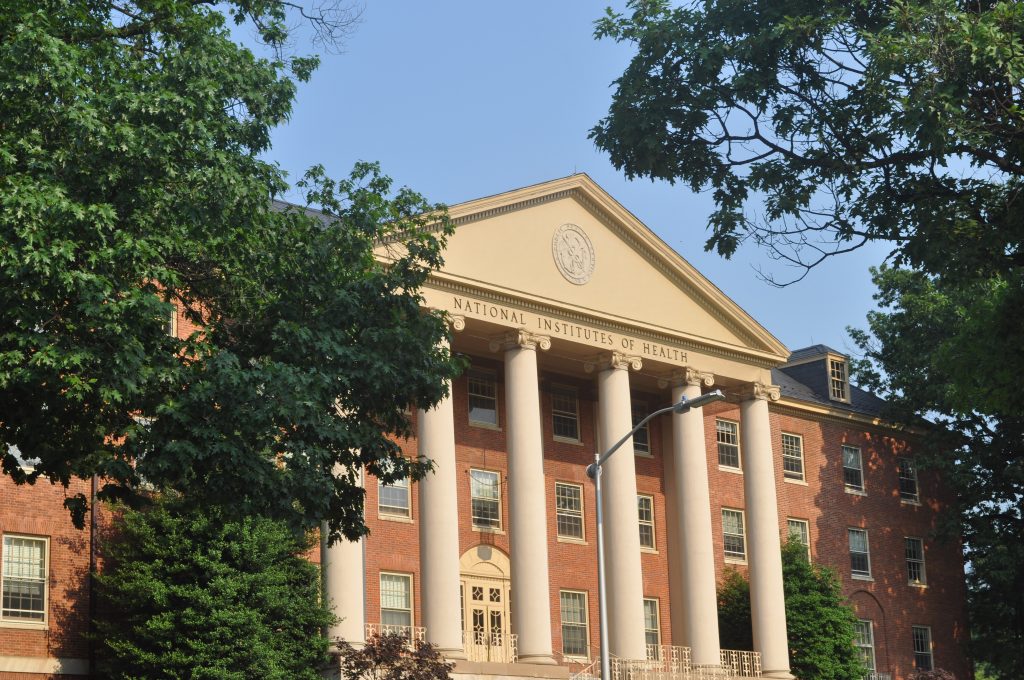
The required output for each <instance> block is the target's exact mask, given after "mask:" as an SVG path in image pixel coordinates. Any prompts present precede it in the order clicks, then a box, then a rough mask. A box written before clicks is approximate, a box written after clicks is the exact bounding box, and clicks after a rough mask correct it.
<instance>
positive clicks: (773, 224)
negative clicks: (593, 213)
mask: <svg viewBox="0 0 1024 680" xmlns="http://www.w3.org/2000/svg"><path fill="white" fill-rule="evenodd" d="M675 4H676V3H672V2H670V1H669V0H632V2H630V3H629V8H630V11H629V12H628V13H626V14H616V13H614V12H612V11H611V10H609V11H608V14H607V16H606V17H605V18H604V19H602V20H601V21H599V22H598V23H597V35H598V36H599V37H608V38H611V39H613V40H616V41H620V42H630V43H632V44H633V45H635V47H636V54H635V56H634V57H633V58H632V61H631V62H630V64H629V65H628V67H627V68H626V70H625V72H624V73H623V75H622V76H621V77H620V78H619V79H618V80H616V82H615V85H616V90H615V93H614V96H613V100H612V104H611V107H610V109H609V112H608V116H607V117H606V118H604V119H603V120H602V121H600V122H599V123H598V125H597V126H596V127H595V128H594V129H593V130H592V131H591V136H592V137H593V139H594V141H595V142H596V143H597V145H598V147H600V148H602V149H604V150H605V151H607V152H608V154H609V155H610V157H611V160H612V162H613V163H614V164H615V166H616V167H618V168H621V169H622V170H624V171H625V172H626V174H627V175H628V176H630V177H650V178H651V179H663V180H667V181H669V182H677V181H679V182H685V183H686V184H688V185H689V186H690V187H691V188H693V189H694V190H705V189H710V190H711V193H712V196H713V197H714V200H715V204H716V208H717V209H716V210H715V211H714V212H713V213H712V215H711V218H710V225H709V226H710V228H711V236H710V238H709V240H708V241H707V247H708V248H709V249H711V248H715V249H717V251H718V252H719V253H721V254H723V255H731V254H732V253H733V252H734V251H735V250H736V247H737V245H738V244H739V242H740V241H741V240H743V239H744V238H747V237H753V238H754V239H755V240H757V241H758V242H759V243H761V244H763V245H765V246H767V247H768V248H770V249H771V252H772V253H773V254H774V255H775V256H777V257H780V258H783V259H784V260H785V261H787V262H790V263H793V264H797V265H803V266H807V267H811V266H814V265H815V264H817V263H819V262H821V261H822V260H823V259H825V258H827V257H828V256H829V255H832V254H836V253H841V252H846V251H848V250H851V249H853V248H856V247H858V246H860V245H863V244H864V243H866V242H868V241H872V240H881V241H885V242H888V243H890V244H891V245H892V247H893V255H894V257H895V258H896V260H897V261H898V262H900V263H903V264H907V265H910V266H913V267H917V268H922V269H924V270H926V271H929V272H947V273H956V274H958V275H964V276H970V275H976V274H979V273H982V274H983V273H989V272H1002V271H1007V270H1011V269H1016V268H1018V267H1020V266H1021V264H1022V262H1024V253H1022V252H1021V250H1020V246H1021V237H1022V234H1024V226H1022V225H1024V219H1022V206H1024V199H1021V198H1020V197H1019V194H1020V188H1021V180H1022V178H1024V154H1022V152H1024V146H1022V143H1021V139H1022V138H1024V116H1022V113H1021V109H1020V101H1021V100H1020V98H1021V94H1022V90H1021V84H1022V78H1024V50H1021V49H1020V42H1021V39H1022V37H1024V5H1022V4H1021V3H1019V2H1015V1H1012V0H989V1H986V2H958V1H957V0H900V1H895V2H868V1H866V0H855V1H853V2H849V1H847V0H822V1H820V2H818V1H816V2H806V1H805V0H753V1H752V2H748V1H740V0H721V1H716V2H690V3H684V4H683V5H682V6H678V7H677V6H675ZM754 200H756V203H757V205H758V206H759V207H758V208H757V209H756V210H754V209H751V208H752V205H751V201H754ZM751 213H753V214H751Z"/></svg>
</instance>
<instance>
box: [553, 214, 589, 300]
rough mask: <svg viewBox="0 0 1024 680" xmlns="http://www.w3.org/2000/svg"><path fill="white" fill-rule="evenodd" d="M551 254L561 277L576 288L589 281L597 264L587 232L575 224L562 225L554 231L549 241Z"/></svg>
mask: <svg viewBox="0 0 1024 680" xmlns="http://www.w3.org/2000/svg"><path fill="white" fill-rule="evenodd" d="M551 254H552V255H553V256H554V258H555V266H556V267H558V271H560V272H562V276H564V277H565V278H566V280H567V281H569V282H570V283H575V284H576V285H578V286H582V285H583V284H584V283H586V282H587V281H589V280H590V277H591V275H592V274H593V273H594V266H595V265H596V264H597V257H596V256H595V255H594V245H593V244H592V243H591V242H590V238H589V237H587V232H585V231H583V230H582V229H580V228H579V227H577V226H576V225H575V224H563V225H562V226H560V227H559V228H558V229H555V235H554V237H553V238H552V239H551Z"/></svg>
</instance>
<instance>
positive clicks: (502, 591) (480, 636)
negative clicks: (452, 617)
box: [462, 575, 516, 663]
mask: <svg viewBox="0 0 1024 680" xmlns="http://www.w3.org/2000/svg"><path fill="white" fill-rule="evenodd" d="M508 594H509V583H508V580H507V579H495V578H480V577H476V576H470V575H463V579H462V602H463V617H462V622H463V624H462V625H463V629H464V631H465V633H464V634H465V639H466V655H467V656H468V657H469V660H470V661H492V662H498V663H513V662H514V661H515V655H516V652H515V645H514V643H513V638H512V636H511V635H509V606H508Z"/></svg>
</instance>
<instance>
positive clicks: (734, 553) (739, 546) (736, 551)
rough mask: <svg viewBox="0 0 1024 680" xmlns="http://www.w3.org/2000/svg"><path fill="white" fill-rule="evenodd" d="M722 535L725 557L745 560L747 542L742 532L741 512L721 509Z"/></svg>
mask: <svg viewBox="0 0 1024 680" xmlns="http://www.w3.org/2000/svg"><path fill="white" fill-rule="evenodd" d="M722 535H723V537H724V539H725V540H724V544H725V556H726V557H727V558H730V559H734V560H745V559H747V541H746V537H745V534H744V532H743V511H742V510H727V509H725V508H722Z"/></svg>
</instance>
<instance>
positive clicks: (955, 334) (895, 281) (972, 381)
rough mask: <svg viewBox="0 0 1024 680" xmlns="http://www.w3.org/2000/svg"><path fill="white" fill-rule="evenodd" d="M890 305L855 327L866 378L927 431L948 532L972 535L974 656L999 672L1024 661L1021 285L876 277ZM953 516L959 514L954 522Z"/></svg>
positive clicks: (923, 443) (920, 448) (926, 455)
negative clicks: (1018, 391) (1017, 390)
mask: <svg viewBox="0 0 1024 680" xmlns="http://www.w3.org/2000/svg"><path fill="white" fill-rule="evenodd" d="M874 280H875V283H876V285H877V286H878V288H879V293H878V294H877V295H876V296H875V297H876V300H877V301H878V305H879V307H880V310H879V311H876V312H872V313H870V314H869V315H868V330H867V331H859V330H854V331H851V333H852V335H853V337H854V339H855V340H856V342H857V343H858V344H859V345H860V346H861V348H862V349H863V350H864V354H865V359H864V360H863V361H862V362H861V363H860V366H859V369H858V370H859V373H860V376H861V381H862V383H863V384H865V385H866V386H867V387H869V388H871V389H875V390H878V391H881V392H884V393H886V394H888V395H890V404H889V405H890V413H891V414H893V415H894V417H895V418H897V419H899V420H902V421H904V422H910V423H913V422H919V420H920V419H921V418H923V417H924V416H928V417H929V418H930V419H931V420H932V426H929V427H925V428H918V435H917V436H918V437H919V439H920V441H919V442H918V443H917V445H916V446H915V451H917V452H919V453H918V454H917V455H916V456H915V460H917V461H919V465H920V466H922V467H928V468H931V469H933V470H936V471H938V473H939V474H941V476H942V478H943V480H944V482H945V483H946V484H947V485H948V486H950V487H951V491H952V493H950V498H948V499H946V501H947V502H951V503H952V508H953V509H954V510H955V511H956V515H955V516H953V517H947V518H946V519H947V521H946V522H944V523H943V524H942V525H941V526H940V535H941V536H944V537H946V538H951V539H954V540H955V539H958V538H959V536H960V535H961V534H962V536H963V540H964V552H965V558H966V560H967V563H968V570H967V585H968V607H969V610H970V615H971V634H972V638H973V645H972V646H973V652H974V656H975V657H976V658H978V659H980V660H983V661H985V662H986V664H985V665H986V668H987V669H988V670H989V671H990V672H991V675H992V676H993V677H997V678H1007V679H1009V678H1016V677H1019V675H1020V669H1021V667H1022V666H1024V566H1022V565H1024V517H1022V515H1021V499H1022V498H1024V456H1022V454H1021V442H1024V410H1022V406H1024V405H1022V403H1021V397H1020V395H1015V394H1013V393H1012V392H1011V391H1010V390H1008V389H1001V388H1000V385H999V379H997V380H991V378H992V376H1000V379H1001V380H1003V381H1005V383H1006V384H1009V382H1010V376H1009V375H1008V374H1007V373H1008V372H1012V371H1015V370H1022V369H1024V358H1022V357H1021V354H1020V351H1019V349H1014V350H1009V349H1008V348H1007V345H1008V344H1010V343H1011V342H1012V341H1013V340H1014V339H1020V338H1021V333H1020V331H1019V328H1018V327H1017V326H1018V324H1019V323H1020V320H1019V319H1020V311H1019V310H1020V309H1021V307H1020V304H1021V301H1020V298H1019V288H1017V287H1016V286H1014V285H1011V284H1009V283H1008V282H1007V281H1006V280H1004V279H1000V278H994V279H990V280H985V281H979V282H977V283H975V284H973V285H952V286H951V285H949V284H948V283H947V281H948V280H947V279H944V278H940V277H934V276H928V275H926V274H923V273H921V272H915V271H908V270H903V269H890V268H882V269H878V270H876V271H875V272H874ZM949 520H952V521H949Z"/></svg>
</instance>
